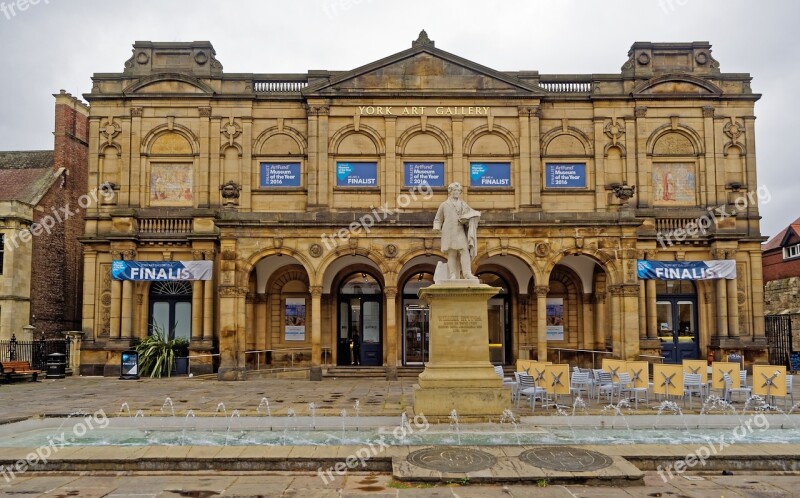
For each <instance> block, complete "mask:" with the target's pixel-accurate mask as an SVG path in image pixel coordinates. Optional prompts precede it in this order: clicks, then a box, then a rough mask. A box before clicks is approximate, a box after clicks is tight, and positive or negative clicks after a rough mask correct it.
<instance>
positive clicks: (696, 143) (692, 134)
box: [645, 123, 705, 157]
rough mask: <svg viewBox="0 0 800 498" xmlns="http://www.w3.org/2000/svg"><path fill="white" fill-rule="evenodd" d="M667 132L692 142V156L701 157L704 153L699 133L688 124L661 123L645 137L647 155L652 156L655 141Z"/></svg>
mask: <svg viewBox="0 0 800 498" xmlns="http://www.w3.org/2000/svg"><path fill="white" fill-rule="evenodd" d="M669 133H677V134H678V135H681V136H683V137H685V138H686V139H688V140H689V142H690V143H691V144H692V148H693V149H694V153H693V154H691V155H692V156H694V157H701V156H702V155H703V154H705V151H704V150H703V139H702V138H701V137H700V135H699V134H698V133H697V132H696V131H695V130H694V129H693V128H691V127H690V126H686V125H685V124H682V123H676V124H675V125H673V124H672V123H669V124H663V125H661V126H659V127H658V128H656V129H655V130H654V131H653V133H651V134H650V136H649V137H648V138H647V145H646V147H645V150H646V151H647V155H648V156H651V157H652V156H653V149H654V148H655V146H656V143H657V142H658V141H659V140H660V139H661V137H663V136H664V135H667V134H669Z"/></svg>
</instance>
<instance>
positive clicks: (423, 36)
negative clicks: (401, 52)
mask: <svg viewBox="0 0 800 498" xmlns="http://www.w3.org/2000/svg"><path fill="white" fill-rule="evenodd" d="M411 46H412V47H419V46H429V47H433V46H435V43H434V42H433V40H431V39H430V38H428V33H426V32H425V30H424V29H423V30H422V31H420V32H419V36H418V37H417V39H416V40H414V41H413V42H411Z"/></svg>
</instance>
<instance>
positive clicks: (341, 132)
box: [328, 124, 386, 155]
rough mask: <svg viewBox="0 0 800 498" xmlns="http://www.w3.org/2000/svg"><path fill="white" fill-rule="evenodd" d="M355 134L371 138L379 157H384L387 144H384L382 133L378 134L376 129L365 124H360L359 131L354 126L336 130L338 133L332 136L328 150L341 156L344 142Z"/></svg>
mask: <svg viewBox="0 0 800 498" xmlns="http://www.w3.org/2000/svg"><path fill="white" fill-rule="evenodd" d="M354 134H361V135H364V136H366V137H367V138H369V139H370V140H371V141H372V143H373V144H374V145H375V151H376V153H377V155H383V154H385V153H386V144H385V143H384V141H383V139H382V138H381V135H380V133H378V131H377V130H375V128H372V127H370V126H367V125H365V124H360V125H359V127H358V130H356V127H355V126H354V125H352V124H350V125H347V126H344V127H342V128H339V129H338V130H336V133H334V134H333V136H331V139H330V142H329V145H328V150H329V151H330V153H331V154H339V146H340V145H341V143H342V141H344V139H345V138H347V137H348V136H349V135H354Z"/></svg>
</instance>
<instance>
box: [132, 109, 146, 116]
mask: <svg viewBox="0 0 800 498" xmlns="http://www.w3.org/2000/svg"><path fill="white" fill-rule="evenodd" d="M143 113H144V108H143V107H131V117H132V118H141V117H142V114H143Z"/></svg>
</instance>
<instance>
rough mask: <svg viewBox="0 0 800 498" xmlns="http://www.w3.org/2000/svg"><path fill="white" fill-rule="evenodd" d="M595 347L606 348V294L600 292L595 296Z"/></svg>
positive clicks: (598, 348)
mask: <svg viewBox="0 0 800 498" xmlns="http://www.w3.org/2000/svg"><path fill="white" fill-rule="evenodd" d="M594 307H595V310H594V323H595V325H594V349H597V350H604V349H605V348H606V294H605V292H600V293H598V294H596V295H595V297H594Z"/></svg>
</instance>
